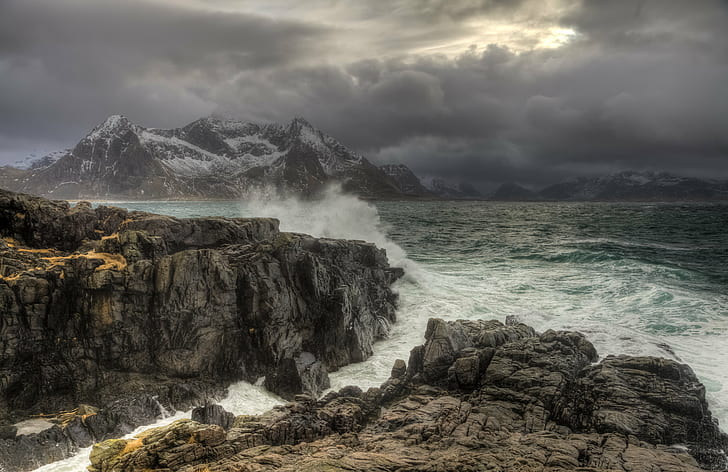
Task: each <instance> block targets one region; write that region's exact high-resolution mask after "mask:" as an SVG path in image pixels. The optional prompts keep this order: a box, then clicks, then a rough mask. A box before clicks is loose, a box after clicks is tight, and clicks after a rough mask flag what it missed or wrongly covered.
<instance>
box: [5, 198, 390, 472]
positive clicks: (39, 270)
mask: <svg viewBox="0 0 728 472" xmlns="http://www.w3.org/2000/svg"><path fill="white" fill-rule="evenodd" d="M0 237H1V238H2V239H1V240H0V313H2V318H1V319H0V425H2V429H0V432H2V438H0V465H6V466H7V467H8V468H11V469H13V470H20V469H24V468H28V467H31V466H37V465H39V464H38V462H35V461H37V460H41V461H43V460H45V459H39V457H42V456H43V453H42V450H43V447H42V444H46V445H47V446H46V448H50V449H53V451H51V452H49V454H50V455H51V456H50V457H48V458H47V459H48V460H50V459H58V458H60V457H58V456H59V455H60V456H62V455H64V454H66V453H67V452H69V451H70V450H72V449H73V448H75V447H77V446H87V445H90V444H92V443H93V442H95V441H99V440H102V439H105V438H108V437H113V436H117V435H120V434H121V433H126V432H129V431H131V430H132V429H133V427H135V426H138V425H139V424H144V423H148V422H150V421H152V420H153V419H154V418H155V417H157V416H159V415H163V414H165V412H166V411H167V410H173V409H174V408H187V407H191V406H193V405H195V404H198V405H199V404H204V403H205V400H206V399H207V398H210V397H216V396H219V395H220V394H221V393H222V392H223V390H224V388H225V387H226V386H227V385H228V384H229V383H230V382H232V381H235V380H240V379H245V380H248V381H255V380H256V379H258V378H259V377H261V376H266V375H269V374H274V373H277V372H286V373H287V374H288V373H289V372H290V368H289V367H290V366H291V365H294V366H296V365H299V364H301V365H302V370H301V373H300V376H299V377H300V378H299V382H298V383H295V382H292V380H291V379H290V378H289V379H287V382H285V384H284V383H275V382H271V383H269V387H270V388H271V389H273V390H274V391H277V392H279V393H281V394H282V395H284V396H287V397H289V398H292V397H293V395H295V394H297V393H302V392H307V393H310V394H313V395H316V394H318V393H319V392H320V391H321V390H322V389H324V388H326V387H328V376H327V372H329V371H332V370H335V369H337V368H338V367H340V366H343V365H346V364H348V363H351V362H357V361H361V360H364V359H366V358H367V357H368V356H369V355H371V353H372V343H373V342H374V341H375V340H377V339H380V338H382V337H383V336H385V335H386V334H387V331H388V328H389V326H390V324H391V323H392V322H393V321H394V317H395V302H396V297H395V295H394V294H393V293H392V291H391V290H390V285H391V284H392V283H393V282H394V281H395V280H396V279H397V278H398V277H399V276H400V275H401V274H402V271H401V269H394V268H390V267H389V265H388V263H387V258H386V254H385V252H384V251H383V250H381V249H378V248H376V247H375V246H374V245H372V244H368V243H364V242H357V241H339V240H329V239H316V238H313V237H310V236H306V235H302V234H291V233H282V232H280V231H279V230H278V221H276V220H273V219H243V218H203V219H176V218H171V217H167V216H160V215H153V214H148V213H141V212H128V211H126V210H123V209H120V208H113V207H103V206H102V207H99V208H96V209H94V208H92V207H91V206H90V205H89V204H86V203H83V202H82V203H79V204H77V205H76V206H73V207H72V206H70V205H69V204H68V203H66V202H60V201H48V200H45V199H42V198H37V197H31V196H28V195H22V194H15V193H11V192H7V191H0ZM79 404H89V405H93V406H94V407H97V408H99V409H98V410H97V411H94V412H91V413H89V412H87V411H85V410H84V411H81V412H79V410H78V408H77V407H78V405H79ZM62 412H64V413H62ZM38 415H42V418H45V420H42V418H41V417H38ZM34 416H35V420H33V421H36V423H35V426H34V428H29V429H28V431H31V432H32V431H37V433H38V434H35V435H34V434H29V435H17V436H16V434H15V433H14V432H13V430H12V426H11V425H12V424H14V423H17V422H19V421H22V420H27V419H29V418H32V417H34ZM49 420H50V421H49ZM39 421H40V422H39ZM42 421H45V423H46V424H44V423H42ZM44 435H45V436H48V435H50V436H52V437H49V438H47V437H45V436H44ZM22 444H28V446H27V447H21V445H22ZM55 444H59V445H60V446H56V447H55V448H53V445H55ZM18 451H20V452H18ZM23 451H27V454H25V453H24V452H23Z"/></svg>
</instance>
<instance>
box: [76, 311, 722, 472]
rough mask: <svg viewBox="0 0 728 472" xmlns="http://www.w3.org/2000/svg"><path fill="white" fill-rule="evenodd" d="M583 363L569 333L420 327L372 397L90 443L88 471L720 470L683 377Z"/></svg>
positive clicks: (702, 412)
mask: <svg viewBox="0 0 728 472" xmlns="http://www.w3.org/2000/svg"><path fill="white" fill-rule="evenodd" d="M596 360H597V353H596V351H595V349H594V347H593V346H592V344H591V343H590V342H589V341H588V340H587V339H586V338H585V337H584V336H583V335H581V334H579V333H576V332H566V331H559V332H556V331H547V332H545V333H541V334H538V333H536V332H534V330H533V329H532V328H530V327H528V326H525V325H523V324H520V323H517V322H515V321H510V322H509V323H508V325H504V324H502V323H500V322H497V321H457V322H449V323H448V322H444V321H442V320H439V319H432V320H430V322H429V324H428V327H427V333H426V342H425V344H424V345H422V346H418V347H415V348H414V349H413V350H412V352H411V355H410V358H409V362H408V363H406V364H405V362H404V361H402V360H398V361H397V362H396V363H395V365H394V366H393V369H392V375H391V377H390V379H389V380H388V381H387V382H385V383H384V384H383V385H382V386H381V388H372V389H369V390H368V391H367V392H362V391H361V389H359V388H356V387H345V388H343V389H341V390H340V391H339V392H332V393H329V394H327V395H326V396H324V397H323V398H322V399H320V400H316V399H314V398H311V397H306V396H299V397H297V398H296V401H294V402H292V403H289V404H287V405H284V406H280V407H276V408H274V409H273V410H271V411H270V412H268V413H266V414H263V415H260V416H239V417H237V418H236V419H235V421H234V422H233V425H232V427H230V428H229V429H228V430H225V428H223V427H221V426H219V425H216V424H215V425H208V424H200V423H197V422H194V421H190V420H180V421H178V422H176V423H173V424H172V425H170V426H168V427H164V428H157V429H153V430H149V431H147V432H145V433H143V434H142V435H140V436H139V437H138V438H137V439H134V440H128V441H127V440H124V441H107V442H104V443H101V444H99V445H96V446H95V447H94V449H93V452H92V453H91V462H92V468H91V469H90V470H91V471H93V472H127V471H128V472H131V471H136V470H148V471H168V470H175V471H180V472H199V471H210V472H223V471H225V472H228V471H256V472H257V471H273V470H277V471H312V472H313V471H321V470H326V471H342V472H343V471H347V472H350V471H380V472H385V471H386V472H394V471H403V472H404V471H432V472H435V471H453V472H454V471H459V472H460V471H486V470H487V471H502V472H505V471H519V472H531V471H533V472H536V471H539V472H541V471H549V472H555V471H567V470H568V471H573V470H581V471H590V472H607V471H610V472H614V471H623V472H627V471H655V472H657V471H664V472H667V471H672V472H690V471H698V470H703V469H701V467H703V468H708V469H715V470H724V468H725V467H726V465H728V464H727V463H726V460H725V455H724V454H723V451H724V450H725V448H726V446H728V437H727V436H726V435H725V434H724V433H722V432H721V431H720V430H719V428H718V426H717V422H716V421H715V420H713V419H712V417H711V414H710V411H709V410H708V406H707V403H706V400H705V389H704V388H703V386H702V385H701V384H700V383H699V382H698V380H697V378H696V377H695V375H694V374H693V372H692V370H691V369H690V368H689V367H688V366H686V365H682V364H678V363H676V362H674V361H670V360H665V359H657V358H648V357H640V358H636V357H627V356H619V357H612V356H610V357H607V358H606V359H604V360H602V362H600V363H599V364H594V362H595V361H596Z"/></svg>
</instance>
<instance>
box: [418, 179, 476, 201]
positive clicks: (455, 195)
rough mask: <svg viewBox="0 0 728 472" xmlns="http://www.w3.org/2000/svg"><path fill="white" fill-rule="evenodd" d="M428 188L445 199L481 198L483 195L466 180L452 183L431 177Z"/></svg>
mask: <svg viewBox="0 0 728 472" xmlns="http://www.w3.org/2000/svg"><path fill="white" fill-rule="evenodd" d="M429 190H430V192H432V193H433V194H435V195H437V196H438V197H440V198H446V199H454V200H478V199H481V198H483V195H482V194H481V193H480V192H478V190H476V189H475V187H473V186H472V185H471V184H469V183H468V182H460V183H458V184H452V183H450V182H446V181H445V180H443V179H432V181H431V182H430V187H429Z"/></svg>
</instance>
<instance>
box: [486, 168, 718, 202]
mask: <svg viewBox="0 0 728 472" xmlns="http://www.w3.org/2000/svg"><path fill="white" fill-rule="evenodd" d="M488 199H489V200H498V201H662V202H666V201H706V200H707V201H710V200H728V181H724V180H705V179H698V178H694V177H679V176H676V175H672V174H669V173H666V172H635V171H624V172H616V173H613V174H609V175H605V176H600V177H594V178H579V179H575V180H570V181H567V182H561V183H558V184H555V185H550V186H548V187H546V188H544V189H542V190H541V191H538V192H536V191H533V190H530V189H527V188H525V187H522V186H520V185H518V184H516V183H506V184H503V185H501V186H500V187H499V188H498V189H497V190H496V191H495V192H494V193H493V194H491V195H490V196H489V197H488Z"/></svg>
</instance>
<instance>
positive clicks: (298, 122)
mask: <svg viewBox="0 0 728 472" xmlns="http://www.w3.org/2000/svg"><path fill="white" fill-rule="evenodd" d="M289 127H299V128H311V129H313V125H312V124H311V123H310V122H309V121H308V120H307V119H306V118H304V117H302V116H296V117H294V118H293V119H292V120H291V123H290V124H289Z"/></svg>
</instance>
